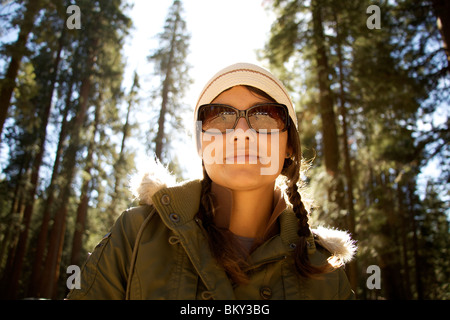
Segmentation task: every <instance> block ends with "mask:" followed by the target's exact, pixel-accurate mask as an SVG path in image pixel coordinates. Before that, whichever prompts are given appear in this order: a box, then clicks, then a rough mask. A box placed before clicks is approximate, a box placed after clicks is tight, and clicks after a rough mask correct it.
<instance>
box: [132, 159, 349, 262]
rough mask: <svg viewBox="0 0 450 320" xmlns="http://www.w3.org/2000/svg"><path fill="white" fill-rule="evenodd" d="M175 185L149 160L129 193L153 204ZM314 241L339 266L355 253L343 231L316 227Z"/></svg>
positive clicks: (175, 183) (162, 167)
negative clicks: (154, 200) (330, 255)
mask: <svg viewBox="0 0 450 320" xmlns="http://www.w3.org/2000/svg"><path fill="white" fill-rule="evenodd" d="M176 185H177V182H176V178H175V176H174V175H173V174H172V173H171V172H170V171H169V170H168V168H167V167H165V166H164V165H162V164H161V163H160V162H159V161H157V160H156V161H155V160H149V161H148V163H147V165H146V170H145V171H143V174H142V173H141V174H137V175H135V176H134V177H133V178H132V179H131V186H130V187H131V191H132V192H133V195H134V197H135V198H136V199H137V200H138V201H139V203H142V204H148V205H151V204H153V201H152V196H153V195H154V194H155V193H156V192H158V191H159V190H161V189H163V188H167V187H174V186H176ZM312 232H313V234H314V238H315V241H316V242H317V243H318V244H319V245H320V246H322V247H323V248H325V249H326V250H328V251H329V252H330V253H331V254H332V258H333V259H335V260H336V259H337V260H338V262H339V264H345V263H347V262H350V261H351V260H352V259H353V256H354V255H355V253H356V249H357V247H356V244H355V241H354V240H352V239H351V237H350V234H349V233H347V232H345V231H340V230H336V229H328V228H325V227H318V228H315V229H312Z"/></svg>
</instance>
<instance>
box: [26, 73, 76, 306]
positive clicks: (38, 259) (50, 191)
mask: <svg viewBox="0 0 450 320" xmlns="http://www.w3.org/2000/svg"><path fill="white" fill-rule="evenodd" d="M73 86H74V79H73V77H72V78H71V80H70V83H69V91H68V93H67V96H66V106H65V108H64V112H63V117H62V123H61V130H60V133H59V140H58V146H57V149H56V156H55V161H54V163H53V172H52V176H51V179H50V184H49V187H48V188H47V200H46V201H45V205H44V211H43V215H42V223H41V227H40V231H39V236H38V240H37V245H36V253H35V255H34V263H33V270H32V272H31V282H30V286H29V288H28V296H30V297H40V280H41V278H42V271H43V270H42V269H43V267H42V264H43V260H44V253H45V248H46V244H47V237H48V229H49V224H50V218H51V211H52V207H53V202H54V200H55V194H54V191H55V188H56V185H55V184H56V179H57V177H58V175H59V166H60V163H61V157H62V153H63V145H64V142H65V141H66V138H67V129H68V128H67V126H68V121H67V116H68V113H69V109H70V104H71V97H72V93H73Z"/></svg>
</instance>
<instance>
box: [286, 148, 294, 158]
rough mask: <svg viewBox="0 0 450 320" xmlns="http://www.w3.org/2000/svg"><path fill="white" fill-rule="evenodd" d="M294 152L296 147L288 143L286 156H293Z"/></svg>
mask: <svg viewBox="0 0 450 320" xmlns="http://www.w3.org/2000/svg"><path fill="white" fill-rule="evenodd" d="M293 152H294V149H293V148H292V147H291V146H290V145H288V146H287V147H286V156H285V158H286V159H288V158H290V157H292V153H293Z"/></svg>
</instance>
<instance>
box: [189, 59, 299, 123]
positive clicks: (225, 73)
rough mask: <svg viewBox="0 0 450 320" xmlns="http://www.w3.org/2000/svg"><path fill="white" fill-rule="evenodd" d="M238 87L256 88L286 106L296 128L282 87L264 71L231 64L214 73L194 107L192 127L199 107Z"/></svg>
mask: <svg viewBox="0 0 450 320" xmlns="http://www.w3.org/2000/svg"><path fill="white" fill-rule="evenodd" d="M238 85H248V86H252V87H255V88H258V89H260V90H262V91H264V92H265V93H267V94H268V95H269V96H271V97H272V98H274V99H275V101H276V102H278V103H282V104H284V105H286V107H287V108H288V110H289V116H290V117H291V120H292V122H293V123H294V124H295V127H297V128H298V124H297V116H296V114H295V110H294V106H293V104H292V101H291V99H290V97H289V94H288V92H287V90H286V88H285V87H284V85H283V84H282V83H281V81H280V80H278V79H277V78H275V77H274V76H273V75H272V74H271V73H270V72H269V71H267V70H266V69H263V68H261V67H259V66H257V65H254V64H250V63H237V64H233V65H231V66H229V67H226V68H225V69H222V70H221V71H219V72H218V73H216V75H215V76H214V77H212V78H211V80H209V81H208V83H207V84H206V86H205V87H204V88H203V90H202V93H201V94H200V97H199V99H198V101H197V104H196V106H195V110H194V125H195V122H196V121H197V110H198V108H199V107H200V106H201V105H203V104H206V103H211V101H213V100H214V99H215V98H216V97H217V96H218V95H219V94H221V93H222V92H223V91H225V90H227V89H229V88H232V87H234V86H238Z"/></svg>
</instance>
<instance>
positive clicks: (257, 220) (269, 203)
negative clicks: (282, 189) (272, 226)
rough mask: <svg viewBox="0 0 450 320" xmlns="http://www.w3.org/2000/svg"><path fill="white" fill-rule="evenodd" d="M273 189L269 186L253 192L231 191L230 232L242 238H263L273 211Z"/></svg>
mask: <svg viewBox="0 0 450 320" xmlns="http://www.w3.org/2000/svg"><path fill="white" fill-rule="evenodd" d="M273 188H274V185H268V186H264V187H261V188H257V189H253V190H245V191H242V190H230V191H231V197H232V202H231V203H232V205H231V208H229V210H230V211H229V212H230V215H229V221H228V226H229V227H228V228H229V230H230V231H231V232H233V233H234V234H236V235H238V236H241V237H247V238H259V237H262V236H263V235H264V232H265V231H266V228H267V225H268V223H269V219H270V217H271V214H272V211H273V203H274V189H273Z"/></svg>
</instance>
